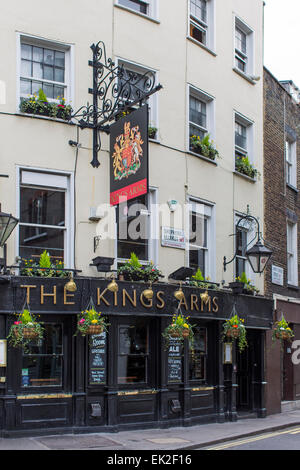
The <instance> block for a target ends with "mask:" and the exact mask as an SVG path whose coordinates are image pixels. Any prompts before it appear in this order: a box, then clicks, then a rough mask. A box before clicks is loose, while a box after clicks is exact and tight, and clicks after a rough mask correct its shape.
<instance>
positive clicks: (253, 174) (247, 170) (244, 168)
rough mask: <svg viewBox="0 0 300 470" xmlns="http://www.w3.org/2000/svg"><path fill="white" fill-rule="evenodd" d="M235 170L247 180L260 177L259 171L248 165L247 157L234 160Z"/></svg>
mask: <svg viewBox="0 0 300 470" xmlns="http://www.w3.org/2000/svg"><path fill="white" fill-rule="evenodd" d="M235 170H236V171H237V172H238V173H241V174H242V175H246V176H248V177H249V178H252V179H256V178H257V177H258V176H260V173H259V171H258V170H257V169H256V168H255V167H254V166H253V165H252V163H250V161H249V158H248V157H247V156H237V157H236V160H235Z"/></svg>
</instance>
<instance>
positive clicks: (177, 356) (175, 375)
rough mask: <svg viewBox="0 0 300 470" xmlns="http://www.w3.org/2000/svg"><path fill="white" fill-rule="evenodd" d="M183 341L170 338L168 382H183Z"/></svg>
mask: <svg viewBox="0 0 300 470" xmlns="http://www.w3.org/2000/svg"><path fill="white" fill-rule="evenodd" d="M181 348H182V345H181V342H180V341H178V340H176V339H171V338H170V344H169V351H168V382H169V383H177V382H182V357H181Z"/></svg>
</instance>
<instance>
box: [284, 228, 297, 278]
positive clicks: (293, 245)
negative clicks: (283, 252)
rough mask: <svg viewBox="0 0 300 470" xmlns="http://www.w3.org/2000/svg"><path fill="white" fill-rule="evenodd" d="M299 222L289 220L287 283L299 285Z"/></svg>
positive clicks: (287, 231) (287, 233) (287, 232)
mask: <svg viewBox="0 0 300 470" xmlns="http://www.w3.org/2000/svg"><path fill="white" fill-rule="evenodd" d="M297 230H298V229H297V224H296V223H292V222H291V221H289V220H288V221H287V229H286V237H287V283H288V284H290V285H292V286H298V253H297Z"/></svg>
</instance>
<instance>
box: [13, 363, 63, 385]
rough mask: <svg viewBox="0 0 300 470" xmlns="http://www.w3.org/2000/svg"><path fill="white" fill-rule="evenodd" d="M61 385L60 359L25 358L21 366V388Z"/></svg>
mask: <svg viewBox="0 0 300 470" xmlns="http://www.w3.org/2000/svg"><path fill="white" fill-rule="evenodd" d="M61 385H62V357H60V356H54V357H53V356H25V357H24V358H23V364H22V387H50V386H52V387H53V386H56V387H57V386H61Z"/></svg>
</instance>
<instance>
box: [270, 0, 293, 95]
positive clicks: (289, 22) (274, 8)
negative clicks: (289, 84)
mask: <svg viewBox="0 0 300 470" xmlns="http://www.w3.org/2000/svg"><path fill="white" fill-rule="evenodd" d="M264 11H265V18H264V20H265V35H264V36H265V44H264V65H265V66H266V67H267V69H268V70H269V71H270V72H271V73H272V74H273V75H274V76H275V78H277V79H278V80H292V81H293V82H294V83H295V85H296V86H297V87H298V88H300V0H284V1H282V0H265V10H264Z"/></svg>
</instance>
